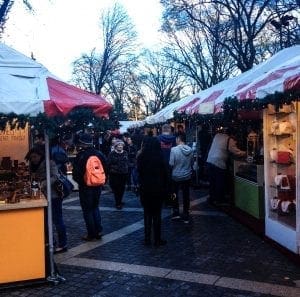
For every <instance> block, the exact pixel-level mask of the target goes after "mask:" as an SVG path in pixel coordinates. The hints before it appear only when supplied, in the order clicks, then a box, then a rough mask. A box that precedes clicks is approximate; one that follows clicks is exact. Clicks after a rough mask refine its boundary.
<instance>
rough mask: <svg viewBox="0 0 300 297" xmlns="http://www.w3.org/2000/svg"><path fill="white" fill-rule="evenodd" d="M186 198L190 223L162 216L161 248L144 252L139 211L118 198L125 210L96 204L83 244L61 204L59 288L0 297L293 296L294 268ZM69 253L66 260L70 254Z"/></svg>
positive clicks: (73, 205)
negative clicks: (95, 223) (63, 249)
mask: <svg viewBox="0 0 300 297" xmlns="http://www.w3.org/2000/svg"><path fill="white" fill-rule="evenodd" d="M205 195H207V193H206V191H205V190H195V191H193V192H192V201H193V202H194V203H193V206H192V220H191V222H190V224H183V223H180V222H172V221H171V220H170V214H171V211H170V209H168V208H165V209H164V211H163V216H164V219H163V226H162V228H163V237H164V238H165V239H166V240H167V241H168V244H167V245H166V246H163V247H160V248H155V247H145V246H144V245H143V244H142V241H143V232H144V230H143V227H142V219H143V212H142V209H141V206H140V203H139V200H138V198H137V197H136V196H135V195H134V193H132V192H126V195H125V208H124V209H123V210H121V211H116V210H115V209H114V201H113V197H112V194H111V193H110V192H104V193H103V194H102V197H101V216H102V223H103V227H104V230H103V233H104V237H103V239H102V242H101V241H97V242H95V243H92V244H90V243H83V242H82V241H81V239H80V238H81V236H82V235H84V234H85V226H84V222H83V218H82V213H81V210H80V207H79V201H78V197H77V196H78V194H77V193H76V192H75V193H73V194H72V197H71V199H68V200H66V201H65V204H64V217H65V222H66V225H67V228H68V241H69V251H68V252H67V253H65V254H61V255H59V256H58V257H57V256H55V257H56V262H57V266H58V269H59V272H60V274H61V275H62V276H63V277H65V278H66V281H65V282H61V283H59V284H57V285H54V284H53V283H49V282H45V283H43V284H40V285H35V286H33V285H31V286H26V287H22V288H18V287H17V288H11V289H8V290H0V296H1V297H2V296H3V297H4V296H5V297H6V296H45V297H47V296H73V297H75V296H91V297H97V296H111V297H113V296H124V297H126V296H132V297H134V296H136V297H142V296H144V297H151V296H162V297H163V296H170V297H173V296H187V297H190V296H208V297H210V296H212V297H219V296H220V297H221V296H222V297H231V296H238V297H254V296H255V297H258V296H259V297H266V296H291V297H296V296H300V288H298V286H299V287H300V268H299V267H298V266H297V265H296V264H295V263H293V262H292V261H291V260H290V259H288V258H287V257H286V256H284V255H283V254H281V253H280V252H279V251H278V250H276V249H275V248H274V247H273V246H271V245H270V244H269V243H267V242H265V241H264V240H263V239H262V238H260V237H258V236H256V235H255V234H254V233H252V232H251V231H250V230H249V229H247V228H246V227H244V226H242V225H241V224H239V223H238V222H236V221H235V220H234V219H232V218H231V217H228V216H226V215H224V214H223V213H220V212H218V211H217V210H216V209H214V208H213V207H211V206H209V205H208V204H207V203H206V202H205V201H204V200H205V199H202V200H201V197H204V196H205ZM72 252H73V254H72Z"/></svg>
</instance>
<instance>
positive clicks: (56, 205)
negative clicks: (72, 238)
mask: <svg viewBox="0 0 300 297" xmlns="http://www.w3.org/2000/svg"><path fill="white" fill-rule="evenodd" d="M51 203H52V222H53V225H54V228H55V230H56V233H57V242H56V241H55V240H54V244H55V245H56V246H57V247H61V248H64V247H67V232H66V226H65V223H64V220H63V215H62V199H61V198H59V197H57V198H53V199H52V200H51Z"/></svg>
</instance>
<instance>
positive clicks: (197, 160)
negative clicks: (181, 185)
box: [195, 125, 199, 185]
mask: <svg viewBox="0 0 300 297" xmlns="http://www.w3.org/2000/svg"><path fill="white" fill-rule="evenodd" d="M195 141H196V185H199V155H198V147H199V143H198V141H199V139H198V125H196V137H195Z"/></svg>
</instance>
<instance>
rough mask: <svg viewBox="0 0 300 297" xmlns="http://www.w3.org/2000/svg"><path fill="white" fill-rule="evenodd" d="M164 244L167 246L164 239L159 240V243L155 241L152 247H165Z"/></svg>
mask: <svg viewBox="0 0 300 297" xmlns="http://www.w3.org/2000/svg"><path fill="white" fill-rule="evenodd" d="M166 244H167V241H166V240H164V239H161V240H159V241H155V242H154V246H156V247H159V246H162V245H166Z"/></svg>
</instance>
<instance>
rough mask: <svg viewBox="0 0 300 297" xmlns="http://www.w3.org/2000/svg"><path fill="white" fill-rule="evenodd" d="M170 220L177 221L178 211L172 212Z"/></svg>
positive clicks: (178, 218) (178, 217)
mask: <svg viewBox="0 0 300 297" xmlns="http://www.w3.org/2000/svg"><path fill="white" fill-rule="evenodd" d="M171 220H172V221H178V220H180V215H179V213H177V212H175V213H173V214H172V218H171Z"/></svg>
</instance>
